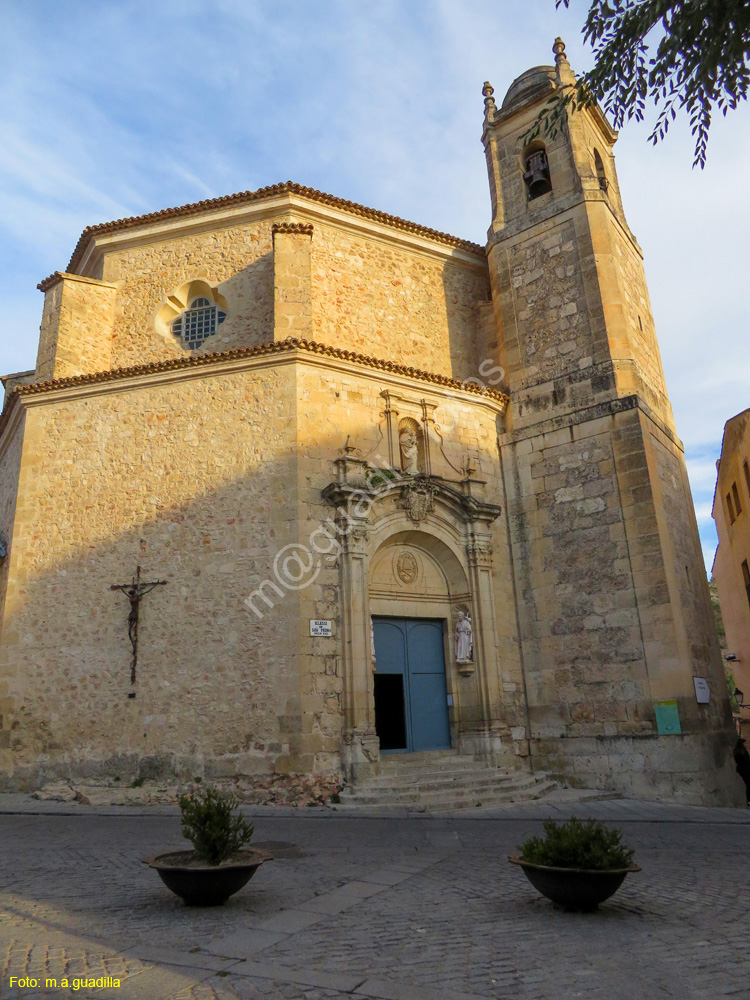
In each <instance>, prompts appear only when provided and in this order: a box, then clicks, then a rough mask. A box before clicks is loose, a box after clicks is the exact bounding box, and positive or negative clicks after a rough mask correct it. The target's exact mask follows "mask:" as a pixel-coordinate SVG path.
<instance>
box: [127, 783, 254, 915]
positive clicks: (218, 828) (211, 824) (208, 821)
mask: <svg viewBox="0 0 750 1000" xmlns="http://www.w3.org/2000/svg"><path fill="white" fill-rule="evenodd" d="M179 804H180V813H181V815H182V835H183V837H185V838H186V839H187V840H190V841H191V842H192V844H193V850H192V851H170V852H168V853H166V854H157V855H156V856H155V857H152V858H143V861H144V863H145V864H147V865H149V867H150V868H155V869H156V871H158V873H159V875H160V877H161V880H162V882H163V883H164V884H165V885H166V886H167V887H168V888H169V889H171V890H172V892H174V893H176V894H177V895H178V896H181V897H182V899H184V900H185V902H186V903H187V904H188V905H189V906H220V905H221V904H222V903H225V902H226V901H227V899H229V897H230V896H231V895H233V894H234V893H235V892H237V890H238V889H241V888H242V886H243V885H245V884H246V883H247V882H249V881H250V879H251V878H252V877H253V875H254V874H255V873H256V871H257V870H258V868H259V867H260V866H261V865H262V864H263V862H264V861H272V860H273V855H272V854H268V853H267V852H266V851H261V850H257V849H255V848H248V847H246V846H245V845H246V844H248V843H249V842H250V839H251V837H252V835H253V826H252V824H251V823H248V822H247V821H246V820H245V818H244V817H243V816H242V815H241V814H237V815H233V814H234V811H235V809H236V808H237V806H238V805H239V799H238V798H237V797H236V796H234V795H226V794H224V793H223V792H220V791H217V790H216V789H213V788H208V787H207V788H202V789H196V790H194V791H192V792H189V793H188V794H186V795H181V796H180V798H179Z"/></svg>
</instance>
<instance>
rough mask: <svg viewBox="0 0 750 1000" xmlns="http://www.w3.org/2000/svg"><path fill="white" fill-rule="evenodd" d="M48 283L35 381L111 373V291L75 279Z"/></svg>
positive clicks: (113, 294)
mask: <svg viewBox="0 0 750 1000" xmlns="http://www.w3.org/2000/svg"><path fill="white" fill-rule="evenodd" d="M48 282H49V284H47V283H45V284H46V288H47V290H46V292H45V298H44V312H43V314H42V323H41V329H40V337H39V351H38V355H37V362H36V381H39V382H45V381H48V380H50V379H55V378H70V377H71V376H75V375H84V374H87V373H88V372H100V371H107V370H108V369H109V368H110V367H112V337H113V334H112V323H113V318H114V307H115V300H116V295H117V289H116V288H115V287H114V286H113V285H110V284H105V283H102V282H100V281H95V280H93V279H91V278H81V277H79V276H77V275H67V274H66V275H59V276H55V277H54V278H52V279H48Z"/></svg>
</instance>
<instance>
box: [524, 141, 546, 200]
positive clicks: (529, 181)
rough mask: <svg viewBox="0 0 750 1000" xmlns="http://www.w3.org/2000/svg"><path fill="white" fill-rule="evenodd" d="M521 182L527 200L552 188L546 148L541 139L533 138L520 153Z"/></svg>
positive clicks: (537, 196)
mask: <svg viewBox="0 0 750 1000" xmlns="http://www.w3.org/2000/svg"><path fill="white" fill-rule="evenodd" d="M521 167H522V170H523V182H524V184H525V185H526V197H527V200H528V201H533V200H534V198H539V197H540V196H541V195H543V194H547V192H548V191H551V190H552V179H551V177H550V170H549V160H548V159H547V149H546V147H545V145H544V143H543V142H542V141H541V139H534V141H533V142H530V143H529V145H528V146H527V147H526V148H525V149H524V151H523V153H522V154H521Z"/></svg>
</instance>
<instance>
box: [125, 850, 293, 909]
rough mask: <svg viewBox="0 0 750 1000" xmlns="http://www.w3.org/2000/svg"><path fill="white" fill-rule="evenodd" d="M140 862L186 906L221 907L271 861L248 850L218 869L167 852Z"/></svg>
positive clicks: (186, 854)
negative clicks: (153, 870) (153, 869)
mask: <svg viewBox="0 0 750 1000" xmlns="http://www.w3.org/2000/svg"><path fill="white" fill-rule="evenodd" d="M142 860H143V863H144V864H146V865H148V866H149V868H155V869H156V871H157V872H158V873H159V877H160V878H161V880H162V882H163V883H164V885H166V887H167V888H168V889H171V890H172V892H173V893H175V894H176V895H177V896H180V897H181V898H182V899H184V900H185V902H186V903H187V905H188V906H221V905H222V903H226V901H227V900H228V899H229V897H230V896H233V895H234V893H235V892H237V891H238V890H239V889H241V888H242V887H243V885H247V883H248V882H249V881H250V879H251V878H252V877H253V875H254V874H255V873H256V872H257V870H258V869H259V868H260V866H261V865H262V864H263V862H264V861H273V855H272V854H269V853H268V852H267V851H261V850H259V849H257V848H253V847H250V848H244V849H243V850H241V851H238V852H237V853H236V854H234V855H233V856H232V857H231V858H229V860H228V861H222V862H221V864H219V865H209V864H208V863H207V862H205V861H203V860H201V859H198V857H197V855H196V853H195V851H170V852H169V853H167V854H157V855H155V856H154V857H151V858H143V859H142Z"/></svg>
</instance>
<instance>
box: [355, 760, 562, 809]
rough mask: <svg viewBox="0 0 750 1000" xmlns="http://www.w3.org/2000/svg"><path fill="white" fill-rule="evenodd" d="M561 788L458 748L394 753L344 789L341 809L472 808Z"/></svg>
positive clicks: (535, 796)
mask: <svg viewBox="0 0 750 1000" xmlns="http://www.w3.org/2000/svg"><path fill="white" fill-rule="evenodd" d="M558 787H559V786H558V785H557V784H556V782H554V781H550V780H548V779H547V778H546V776H545V775H543V774H540V773H536V774H532V773H531V772H529V771H516V770H501V769H499V768H494V767H490V766H488V765H487V764H485V763H483V762H482V761H478V760H475V759H474V758H473V757H462V756H461V755H459V754H458V752H457V751H455V750H448V751H430V752H424V753H418V754H392V755H388V756H384V757H382V758H381V772H380V774H378V775H376V776H374V777H373V778H371V779H370V780H368V781H367V782H364V783H363V784H360V785H350V786H349V787H347V788H345V789H344V790H343V792H342V793H341V801H340V805H339V806H338V808H341V809H357V808H364V809H377V808H387V809H391V808H395V809H407V810H408V809H410V810H415V811H418V812H422V811H426V810H449V809H469V808H472V807H473V808H476V807H477V806H484V807H490V806H493V805H501V804H503V803H508V802H530V801H534V800H536V799H539V798H542V797H544V796H545V795H548V794H549V793H550V792H553V791H555V790H557V788H558Z"/></svg>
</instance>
